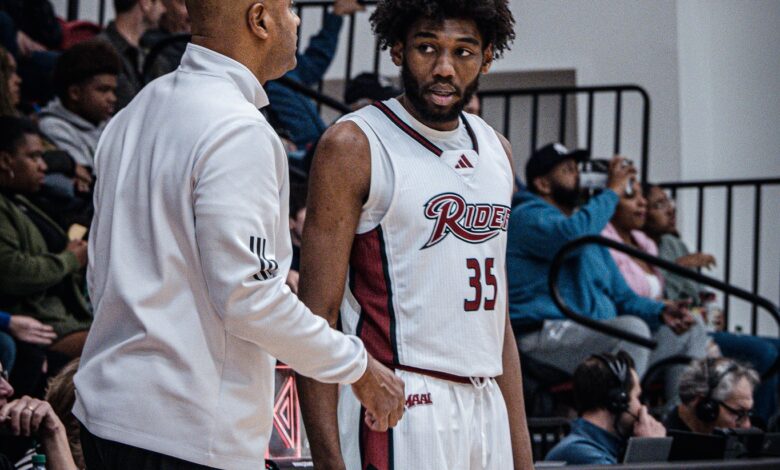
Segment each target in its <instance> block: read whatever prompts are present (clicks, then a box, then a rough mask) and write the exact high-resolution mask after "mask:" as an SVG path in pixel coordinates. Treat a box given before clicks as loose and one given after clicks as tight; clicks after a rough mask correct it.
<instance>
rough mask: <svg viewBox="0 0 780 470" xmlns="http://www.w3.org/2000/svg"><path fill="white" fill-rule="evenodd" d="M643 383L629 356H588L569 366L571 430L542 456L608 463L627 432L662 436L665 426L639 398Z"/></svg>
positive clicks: (569, 461) (617, 457) (616, 455)
mask: <svg viewBox="0 0 780 470" xmlns="http://www.w3.org/2000/svg"><path fill="white" fill-rule="evenodd" d="M641 393H642V388H641V386H640V384H639V375H637V373H636V370H635V369H634V362H633V361H632V359H631V356H629V355H628V354H626V353H625V352H623V351H619V352H618V353H617V354H616V355H612V354H598V355H594V356H591V357H589V358H588V359H586V360H585V361H584V362H583V363H582V364H580V365H579V366H578V367H577V369H576V370H575V371H574V398H575V401H576V404H577V413H578V414H579V416H580V418H579V419H577V420H576V421H574V423H572V431H571V434H569V435H568V436H566V437H565V438H564V439H563V440H562V441H561V442H559V443H558V445H556V446H555V447H554V448H553V449H552V450H551V451H550V453H549V454H547V457H546V459H545V460H553V461H565V462H566V463H567V465H612V464H616V463H618V462H619V461H620V457H621V454H622V452H623V449H624V448H625V445H626V442H627V440H628V438H629V437H631V436H636V437H664V436H665V435H666V429H665V428H664V426H663V425H662V424H661V423H659V422H658V421H656V420H655V419H654V418H653V417H652V416H650V414H648V412H647V407H645V406H644V405H642V404H641V403H640V402H639V396H640V395H641Z"/></svg>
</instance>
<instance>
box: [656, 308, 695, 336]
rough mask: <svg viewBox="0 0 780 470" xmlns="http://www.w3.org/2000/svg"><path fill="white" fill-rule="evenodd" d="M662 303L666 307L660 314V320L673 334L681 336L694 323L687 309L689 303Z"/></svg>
mask: <svg viewBox="0 0 780 470" xmlns="http://www.w3.org/2000/svg"><path fill="white" fill-rule="evenodd" d="M664 303H665V304H666V307H664V310H663V312H661V320H663V322H664V324H665V325H666V326H668V327H669V328H671V330H672V331H674V332H675V334H678V335H681V334H683V333H685V332H686V331H688V330H690V329H691V327H692V326H693V325H694V324H695V323H696V318H694V316H693V315H692V314H691V311H690V310H689V309H688V306H689V301H687V300H678V301H666V302H664Z"/></svg>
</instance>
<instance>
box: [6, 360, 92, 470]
mask: <svg viewBox="0 0 780 470" xmlns="http://www.w3.org/2000/svg"><path fill="white" fill-rule="evenodd" d="M66 370H67V373H68V375H69V380H70V381H71V383H72V380H73V374H74V373H75V368H74V367H69V368H67V369H66ZM67 379H68V378H67V377H66V376H60V377H57V378H55V381H56V382H55V383H56V384H60V383H62V382H64V381H65V380H67ZM57 387H61V385H57ZM70 389H71V390H73V387H72V385H71V386H70ZM13 393H14V389H13V387H12V386H11V384H10V383H8V374H7V373H6V372H5V370H3V369H2V365H1V364H0V432H6V433H9V434H10V435H12V436H16V437H21V438H33V437H34V438H35V440H36V441H37V442H39V443H40V445H41V451H42V452H43V454H44V455H46V460H47V463H48V466H49V468H54V469H59V470H77V469H78V468H83V466H82V467H78V466H76V463H75V462H74V460H73V455H72V454H71V446H70V444H69V436H68V435H67V432H66V427H65V425H63V423H62V421H61V420H60V418H59V417H58V416H57V414H56V413H55V411H54V409H53V408H52V405H50V404H49V403H48V402H47V401H43V400H37V399H35V398H31V397H28V396H24V397H22V398H20V399H18V400H14V401H11V402H9V401H8V399H9V398H10V397H11V396H13ZM58 395H64V394H63V393H62V392H61V391H60V392H58ZM74 395H75V393H74ZM60 404H62V403H60ZM35 452H36V449H34V448H33V449H31V450H30V451H29V452H28V453H27V455H26V456H25V458H24V459H23V460H22V461H20V462H18V463H17V465H16V467H13V466H7V459H5V458H4V457H3V456H1V455H0V469H5V468H9V469H10V468H24V465H25V463H26V462H28V461H29V460H30V458H31V456H32V454H33V453H35ZM4 461H5V462H4ZM4 464H5V465H6V466H4Z"/></svg>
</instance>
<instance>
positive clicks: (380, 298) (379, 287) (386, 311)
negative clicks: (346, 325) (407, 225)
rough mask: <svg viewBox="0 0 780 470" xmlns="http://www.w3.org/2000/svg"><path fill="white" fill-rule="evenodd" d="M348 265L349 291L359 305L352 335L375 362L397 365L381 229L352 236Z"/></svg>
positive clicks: (396, 349)
mask: <svg viewBox="0 0 780 470" xmlns="http://www.w3.org/2000/svg"><path fill="white" fill-rule="evenodd" d="M349 265H350V281H351V282H350V288H351V290H352V294H353V295H354V296H355V300H357V302H358V304H360V320H359V321H358V325H357V331H356V333H357V335H358V337H359V338H360V339H361V340H363V343H364V344H365V345H366V350H368V352H369V353H370V354H371V355H372V356H374V358H376V359H377V360H378V361H379V362H382V363H384V364H397V363H398V348H397V347H396V340H395V310H394V308H393V291H392V286H391V283H390V274H389V272H388V266H387V254H386V253H385V242H384V234H383V233H382V228H381V226H380V227H377V228H376V229H374V230H372V231H370V232H368V233H364V234H361V235H356V236H355V241H354V242H353V244H352V254H351V255H350V260H349Z"/></svg>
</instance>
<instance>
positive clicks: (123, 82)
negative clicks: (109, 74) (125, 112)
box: [98, 0, 165, 110]
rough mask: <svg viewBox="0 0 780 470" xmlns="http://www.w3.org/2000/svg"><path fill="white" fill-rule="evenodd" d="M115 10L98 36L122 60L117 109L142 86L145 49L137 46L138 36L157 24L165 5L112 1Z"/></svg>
mask: <svg viewBox="0 0 780 470" xmlns="http://www.w3.org/2000/svg"><path fill="white" fill-rule="evenodd" d="M114 10H115V11H116V19H115V20H114V21H112V22H111V23H109V24H108V27H106V30H105V31H104V32H103V33H101V34H100V36H98V37H99V38H101V39H104V40H106V41H108V42H109V43H110V44H111V45H112V46H114V49H116V52H117V53H118V54H119V58H120V59H121V61H122V70H121V72H120V73H119V78H118V80H117V93H116V95H117V105H116V108H117V110H120V109H122V108H124V107H125V106H127V104H128V103H129V102H130V101H131V100H132V99H133V98H134V97H135V95H136V94H138V92H139V91H141V88H143V86H144V78H143V70H144V56H145V54H146V52H147V51H146V50H144V49H143V48H142V47H141V45H140V42H141V37H142V36H143V35H144V33H146V32H147V31H149V30H151V29H154V28H157V27H158V25H159V22H160V17H162V15H163V14H164V13H165V5H164V3H163V1H162V0H114Z"/></svg>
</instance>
